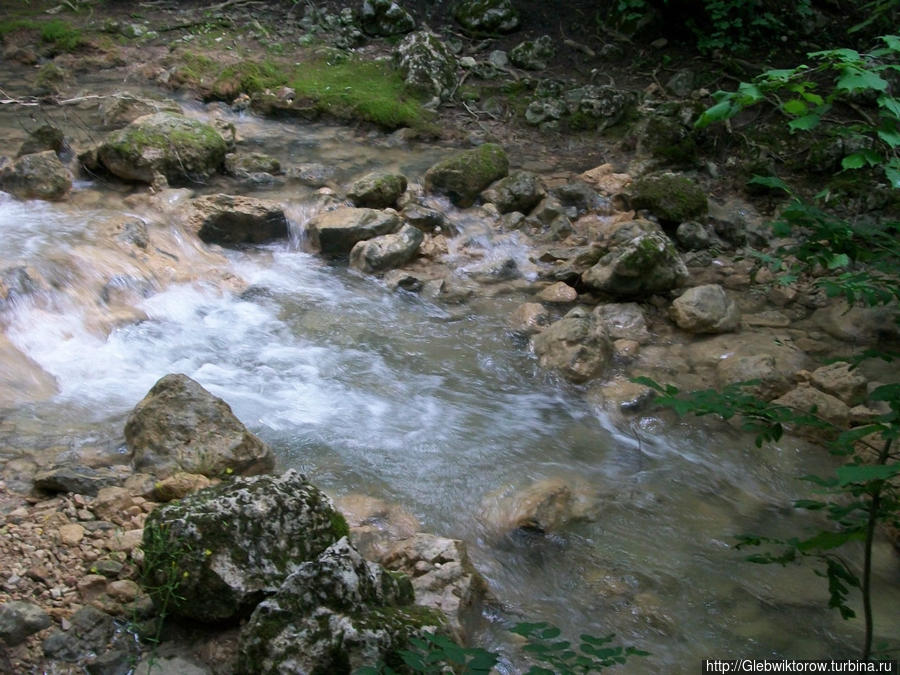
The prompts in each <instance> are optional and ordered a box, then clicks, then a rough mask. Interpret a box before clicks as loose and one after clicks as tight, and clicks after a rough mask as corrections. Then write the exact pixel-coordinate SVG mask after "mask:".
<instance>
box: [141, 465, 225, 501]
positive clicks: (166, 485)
mask: <svg viewBox="0 0 900 675" xmlns="http://www.w3.org/2000/svg"><path fill="white" fill-rule="evenodd" d="M210 485H212V483H211V482H210V480H209V478H207V477H206V476H204V475H202V474H199V473H185V472H184V471H179V472H178V473H173V474H172V475H171V476H168V477H166V478H163V479H162V480H160V481H156V482H155V483H154V484H153V491H152V492H151V496H152V497H153V499H154V501H157V502H171V501H172V500H175V499H181V498H182V497H187V496H188V495H190V494H193V493H195V492H198V491H200V490H202V489H204V488H208V487H209V486H210Z"/></svg>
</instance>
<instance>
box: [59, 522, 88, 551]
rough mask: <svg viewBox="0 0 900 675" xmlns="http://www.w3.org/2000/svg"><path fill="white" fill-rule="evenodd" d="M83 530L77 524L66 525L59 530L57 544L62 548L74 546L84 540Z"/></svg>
mask: <svg viewBox="0 0 900 675" xmlns="http://www.w3.org/2000/svg"><path fill="white" fill-rule="evenodd" d="M84 533H85V529H84V528H83V527H82V526H81V525H79V524H78V523H67V524H66V525H63V526H61V527H60V528H59V530H58V534H59V543H60V544H62V545H63V546H76V545H78V543H79V542H81V540H82V539H84Z"/></svg>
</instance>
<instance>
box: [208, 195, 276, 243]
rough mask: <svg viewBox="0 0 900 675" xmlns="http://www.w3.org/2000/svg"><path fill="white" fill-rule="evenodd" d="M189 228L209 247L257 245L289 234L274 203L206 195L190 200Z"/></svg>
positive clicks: (248, 198) (262, 200)
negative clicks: (191, 208)
mask: <svg viewBox="0 0 900 675" xmlns="http://www.w3.org/2000/svg"><path fill="white" fill-rule="evenodd" d="M193 206H194V209H195V212H194V215H193V216H192V217H191V226H192V228H193V230H194V231H195V232H196V233H197V236H198V237H200V239H202V240H203V241H205V242H206V243H210V244H222V245H225V246H228V245H233V244H260V243H263V242H266V241H271V240H273V239H283V238H285V237H287V235H288V223H287V218H285V216H284V210H283V209H282V208H281V205H280V204H278V203H277V202H273V201H270V200H267V199H255V198H253V197H242V196H235V195H225V194H218V195H207V196H205V197H200V198H199V199H195V200H194V201H193Z"/></svg>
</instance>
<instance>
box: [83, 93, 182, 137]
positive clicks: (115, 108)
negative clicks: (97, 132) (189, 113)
mask: <svg viewBox="0 0 900 675" xmlns="http://www.w3.org/2000/svg"><path fill="white" fill-rule="evenodd" d="M158 112H169V113H175V114H178V115H180V114H182V113H183V112H184V111H183V110H182V109H181V106H180V105H178V104H177V103H176V102H175V101H172V100H170V99H153V98H145V97H143V96H136V95H134V94H127V93H124V94H117V95H114V96H106V97H104V98H103V99H102V100H101V101H100V123H101V124H102V125H103V126H104V127H106V128H107V129H121V128H122V127H125V126H128V125H129V124H131V123H132V122H134V121H135V120H136V119H137V118H138V117H143V116H145V115H152V114H153V113H158Z"/></svg>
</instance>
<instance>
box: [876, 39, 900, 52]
mask: <svg viewBox="0 0 900 675" xmlns="http://www.w3.org/2000/svg"><path fill="white" fill-rule="evenodd" d="M881 39H882V40H884V43H885V44H886V45H887V46H888V49H890V50H891V51H895V52H900V37H898V36H896V35H882V36H881Z"/></svg>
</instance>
